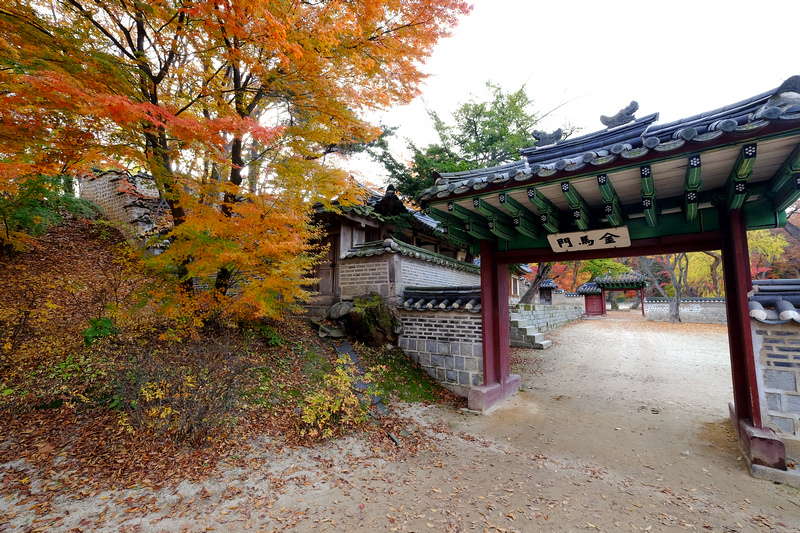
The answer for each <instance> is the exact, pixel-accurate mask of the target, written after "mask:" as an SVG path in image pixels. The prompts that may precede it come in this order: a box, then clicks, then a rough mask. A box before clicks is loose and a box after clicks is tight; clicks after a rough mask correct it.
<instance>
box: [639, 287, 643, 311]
mask: <svg viewBox="0 0 800 533" xmlns="http://www.w3.org/2000/svg"><path fill="white" fill-rule="evenodd" d="M639 303H640V304H641V305H642V318H644V287H642V288H640V289H639Z"/></svg>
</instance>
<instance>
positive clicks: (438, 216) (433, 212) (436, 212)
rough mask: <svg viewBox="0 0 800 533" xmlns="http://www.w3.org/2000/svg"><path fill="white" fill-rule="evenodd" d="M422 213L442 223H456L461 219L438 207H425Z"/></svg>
mask: <svg viewBox="0 0 800 533" xmlns="http://www.w3.org/2000/svg"><path fill="white" fill-rule="evenodd" d="M423 213H425V214H426V215H428V216H429V217H431V218H432V219H434V220H438V221H439V222H441V223H442V224H449V223H458V224H461V219H460V218H458V217H455V216H453V215H451V214H450V213H446V212H444V211H442V210H440V209H436V208H433V207H431V206H427V207H425V209H424V211H423Z"/></svg>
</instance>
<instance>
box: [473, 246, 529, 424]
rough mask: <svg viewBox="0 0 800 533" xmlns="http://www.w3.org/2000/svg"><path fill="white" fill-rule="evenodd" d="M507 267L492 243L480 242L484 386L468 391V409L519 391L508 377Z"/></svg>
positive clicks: (478, 408) (485, 408) (516, 379)
mask: <svg viewBox="0 0 800 533" xmlns="http://www.w3.org/2000/svg"><path fill="white" fill-rule="evenodd" d="M508 286H509V285H508V266H507V265H504V264H500V263H499V262H498V260H497V256H496V255H495V251H494V246H493V243H492V242H489V241H486V240H483V241H481V313H482V316H481V318H482V326H483V385H482V386H480V387H473V388H471V389H470V391H469V408H470V409H474V410H476V411H484V412H486V411H488V410H490V409H491V408H492V407H493V406H495V405H497V404H498V403H500V402H501V401H503V400H505V399H506V398H508V397H509V396H511V395H513V394H514V393H516V392H517V391H518V390H519V387H520V385H521V383H522V380H521V379H520V377H519V376H517V375H514V374H511V373H510V371H511V363H510V361H509V345H510V327H511V324H510V318H509V310H508V294H509V293H508Z"/></svg>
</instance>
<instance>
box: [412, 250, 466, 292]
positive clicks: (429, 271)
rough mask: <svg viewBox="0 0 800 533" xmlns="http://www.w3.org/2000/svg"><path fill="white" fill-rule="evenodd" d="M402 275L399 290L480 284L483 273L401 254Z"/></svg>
mask: <svg viewBox="0 0 800 533" xmlns="http://www.w3.org/2000/svg"><path fill="white" fill-rule="evenodd" d="M399 258H400V265H401V269H400V271H401V276H402V279H401V280H399V283H400V284H401V285H402V286H401V287H399V288H398V290H399V291H401V292H402V290H403V289H404V288H405V287H406V286H410V287H455V286H458V285H480V284H481V275H480V274H475V273H472V272H464V271H462V270H456V269H455V268H447V267H444V266H442V265H435V264H433V263H430V262H428V261H423V260H421V259H416V258H413V257H406V256H400V257H399Z"/></svg>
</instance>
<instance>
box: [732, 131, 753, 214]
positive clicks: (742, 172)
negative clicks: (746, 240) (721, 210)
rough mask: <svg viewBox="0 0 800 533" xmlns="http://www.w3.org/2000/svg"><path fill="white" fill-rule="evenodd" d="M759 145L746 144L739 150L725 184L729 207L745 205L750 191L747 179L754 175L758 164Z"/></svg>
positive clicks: (735, 207)
mask: <svg viewBox="0 0 800 533" xmlns="http://www.w3.org/2000/svg"><path fill="white" fill-rule="evenodd" d="M756 153H757V145H756V144H755V143H751V144H746V145H744V146H742V149H741V150H739V154H738V155H737V156H736V161H735V162H734V163H733V168H732V169H731V172H730V174H729V175H728V181H727V183H726V184H725V196H726V198H727V200H728V209H739V208H741V207H742V205H744V202H745V200H746V199H747V197H748V195H749V193H748V190H747V181H748V180H749V179H750V177H751V176H752V175H753V166H754V165H755V164H756Z"/></svg>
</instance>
